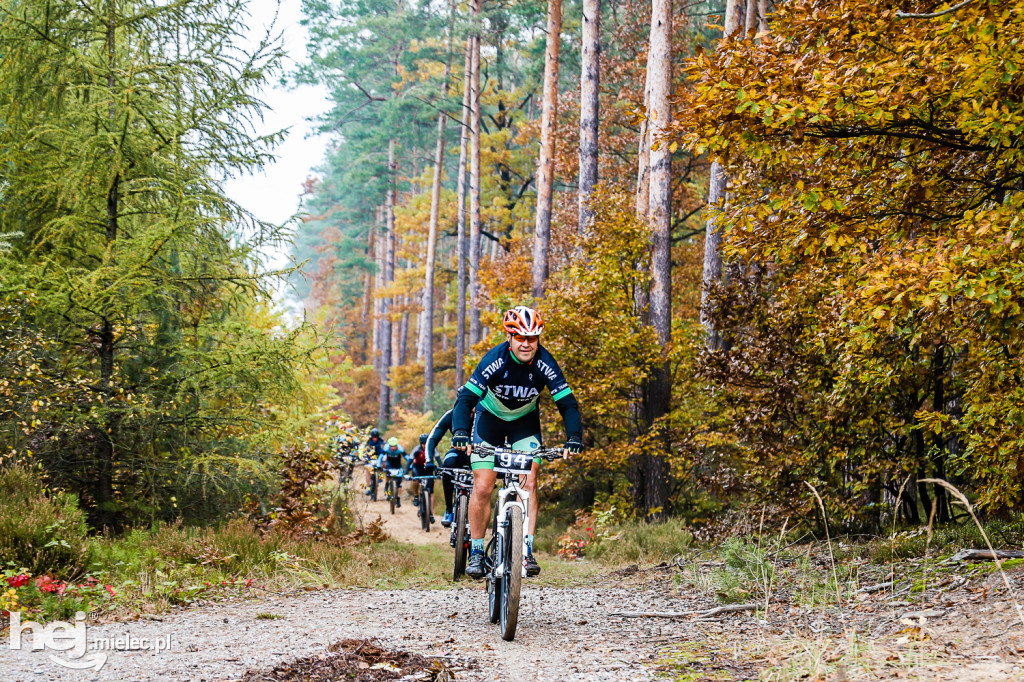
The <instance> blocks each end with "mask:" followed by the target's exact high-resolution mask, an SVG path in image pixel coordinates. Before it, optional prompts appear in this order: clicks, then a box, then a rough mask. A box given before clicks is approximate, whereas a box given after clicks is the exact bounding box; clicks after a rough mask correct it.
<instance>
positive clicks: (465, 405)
mask: <svg viewBox="0 0 1024 682" xmlns="http://www.w3.org/2000/svg"><path fill="white" fill-rule="evenodd" d="M545 388H547V389H548V391H550V392H551V397H552V399H553V400H554V401H555V405H556V406H557V407H558V411H559V412H561V413H562V419H563V420H564V421H565V432H566V436H568V437H569V438H574V437H575V439H576V440H579V439H581V438H582V437H583V427H582V424H581V420H580V410H579V404H578V403H577V402H576V396H574V395H573V393H572V388H570V387H569V382H568V381H566V379H565V376H564V375H563V374H562V370H561V368H560V367H559V366H558V363H557V362H555V359H554V358H553V357H552V356H551V353H549V352H548V351H547V350H546V349H545V348H544V347H543V346H539V347H538V348H537V353H536V354H535V355H534V356H533V360H531V361H530V362H520V360H519V359H518V358H517V357H516V356H515V355H514V354H513V353H512V349H511V348H509V344H508V342H505V343H503V344H501V345H499V346H496V347H494V348H492V349H491V350H490V351H488V353H487V354H486V355H485V356H484V357H483V359H482V360H480V364H478V365H477V367H476V369H475V370H474V371H473V375H472V376H471V377H470V378H469V381H467V382H466V385H465V386H463V387H462V389H461V390H460V391H459V396H458V399H457V400H456V402H455V412H454V415H453V418H452V422H453V423H452V433H459V432H461V433H463V434H468V433H469V429H470V427H471V425H472V416H473V414H472V413H473V408H474V407H475V408H476V409H477V411H486V412H488V413H489V414H491V415H494V416H495V417H497V418H498V419H501V420H503V421H506V422H513V421H517V420H519V419H520V418H522V417H525V416H526V415H528V414H530V413H532V412H533V411H534V410H536V409H537V399H538V398H539V397H540V392H541V391H543V390H544V389H545Z"/></svg>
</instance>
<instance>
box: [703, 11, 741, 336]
mask: <svg viewBox="0 0 1024 682" xmlns="http://www.w3.org/2000/svg"><path fill="white" fill-rule="evenodd" d="M739 1H740V0H728V1H727V2H726V5H725V25H724V27H723V29H722V40H723V41H725V40H729V39H730V36H733V35H735V34H736V33H737V32H738V31H739V30H740V11H739ZM728 182H729V179H728V178H727V177H726V174H725V168H724V167H723V166H722V163H721V161H720V160H719V159H714V160H713V161H712V162H711V174H710V178H709V180H708V210H709V215H708V219H707V223H706V226H705V236H704V272H703V274H702V276H701V280H702V281H701V292H700V321H701V325H703V327H704V334H705V337H706V340H707V346H708V348H709V349H711V350H720V349H721V348H722V345H723V339H722V335H721V332H720V331H719V330H718V329H717V328H716V327H715V322H714V316H713V314H712V312H713V311H711V310H710V308H709V302H708V298H709V296H710V294H711V290H712V289H714V287H716V286H717V285H718V283H719V282H721V281H722V227H723V225H722V224H721V222H720V220H721V215H720V212H719V211H718V210H717V209H716V206H717V204H719V202H721V204H722V210H724V209H725V206H726V203H727V201H728V196H727V193H726V188H727V186H728Z"/></svg>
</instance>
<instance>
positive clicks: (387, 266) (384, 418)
mask: <svg viewBox="0 0 1024 682" xmlns="http://www.w3.org/2000/svg"><path fill="white" fill-rule="evenodd" d="M394 168H395V141H394V140H393V139H392V140H389V141H388V190H387V200H386V202H385V207H384V219H385V221H386V223H387V227H386V230H387V232H386V235H387V246H386V248H385V251H384V282H383V283H384V286H388V285H390V284H391V282H393V281H394V280H395V179H394ZM380 307H381V320H382V324H381V339H380V347H381V353H380V402H379V403H378V410H377V422H378V426H379V427H380V428H382V429H383V428H384V426H385V425H386V424H387V423H388V422H389V421H390V420H391V388H390V386H388V380H389V379H390V373H391V357H392V352H393V348H392V346H393V337H394V334H392V324H391V299H390V298H389V297H384V298H382V299H381V306H380Z"/></svg>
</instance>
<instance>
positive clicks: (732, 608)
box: [608, 604, 757, 618]
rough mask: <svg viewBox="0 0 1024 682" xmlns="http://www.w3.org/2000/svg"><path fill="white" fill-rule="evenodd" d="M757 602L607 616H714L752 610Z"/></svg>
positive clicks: (619, 613)
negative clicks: (704, 609)
mask: <svg viewBox="0 0 1024 682" xmlns="http://www.w3.org/2000/svg"><path fill="white" fill-rule="evenodd" d="M756 609H757V604H731V605H729V606H716V607H715V608H713V609H708V610H707V611H667V612H666V611H616V612H615V613H609V614H608V615H609V616H618V617H619V618H686V617H687V616H700V617H701V618H706V617H708V616H716V615H718V614H719V613H737V612H739V611H754V610H756Z"/></svg>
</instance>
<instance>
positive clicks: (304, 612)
mask: <svg viewBox="0 0 1024 682" xmlns="http://www.w3.org/2000/svg"><path fill="white" fill-rule="evenodd" d="M405 511H407V510H405V508H404V506H403V509H402V512H405ZM402 512H400V513H402ZM409 516H410V517H413V515H412V514H409ZM385 527H386V526H385ZM744 548H745V549H744ZM756 550H757V548H756V547H755V546H753V545H750V544H743V545H741V544H739V543H736V542H733V543H732V544H731V545H729V544H728V543H727V545H725V546H723V547H720V548H718V549H717V550H705V551H703V552H694V553H693V554H691V555H689V556H688V557H685V556H681V557H674V558H673V559H672V560H671V561H665V562H661V563H660V564H659V565H654V566H651V565H649V564H647V563H644V564H642V565H640V566H638V565H636V564H632V565H627V566H624V567H620V568H609V567H608V566H605V565H602V564H600V563H598V562H593V561H577V562H571V561H564V560H561V559H558V558H555V557H550V556H545V557H542V564H543V566H544V569H545V570H544V573H543V574H542V575H541V576H540V577H539V578H537V579H534V580H531V581H529V582H527V583H526V585H525V586H524V590H523V599H522V610H521V614H522V615H521V617H520V625H519V630H518V633H517V637H516V639H515V641H514V642H504V641H502V640H501V638H500V636H499V634H498V630H497V628H496V626H492V625H490V624H488V622H487V615H486V593H485V592H484V590H483V585H482V584H481V583H474V582H467V581H460V582H459V583H456V584H454V585H453V584H451V583H450V582H448V581H447V577H446V576H447V570H448V567H449V565H450V564H448V553H447V551H443V550H442V549H439V551H438V552H437V553H436V554H434V553H431V554H424V555H423V557H424V559H423V560H424V561H425V562H428V563H429V565H426V566H424V567H423V568H424V575H423V579H422V580H420V581H417V583H416V585H415V586H414V587H412V588H410V589H314V588H312V587H307V588H306V589H302V590H295V591H290V592H281V593H269V594H264V595H262V596H257V597H244V596H239V597H237V598H231V599H227V600H225V601H221V602H218V603H207V604H206V605H204V606H201V607H198V608H197V607H192V608H177V607H175V608H172V609H171V610H170V611H168V612H167V613H164V614H161V615H148V616H146V615H143V616H141V617H139V616H136V617H134V618H131V619H127V620H125V619H121V620H118V621H110V622H105V623H99V624H96V625H90V627H89V637H90V639H95V638H97V637H115V636H117V635H130V636H131V637H135V638H137V639H138V638H143V637H148V638H150V639H151V640H152V638H155V637H159V636H161V635H163V636H170V637H171V639H172V643H173V645H172V646H171V648H170V649H169V650H167V651H161V652H155V651H147V650H143V649H136V650H131V651H111V652H109V656H108V660H107V662H106V664H105V666H104V667H103V668H102V669H101V670H100V671H99V672H95V671H85V672H74V671H69V670H66V669H64V668H61V667H59V666H58V665H56V664H54V663H52V662H51V661H49V660H47V656H46V655H45V653H46V652H33V651H30V650H27V648H26V650H22V651H13V650H11V649H10V648H9V646H6V645H5V644H0V670H4V671H5V672H4V676H3V677H4V679H7V680H26V681H27V680H58V679H60V680H65V679H82V680H115V679H116V680H124V679H131V680H236V679H245V680H250V681H252V680H300V679H312V680H318V679H323V680H329V679H360V680H382V679H408V680H414V679H415V680H431V679H438V680H445V679H456V680H492V679H497V678H501V679H510V680H616V681H618V680H651V679H671V680H686V681H692V680H832V681H836V682H838V681H841V680H878V679H883V680H889V679H919V680H936V679H941V680H1017V679H1024V665H1022V661H1021V657H1022V654H1024V627H1022V625H1021V620H1020V616H1018V613H1017V606H1016V605H1017V597H1016V595H1018V594H1020V592H1021V589H1022V588H1024V566H1017V565H1014V564H1017V563H1019V562H1008V564H1007V565H1006V567H1005V577H1004V575H1003V574H1001V573H1000V572H999V571H997V570H994V569H995V566H994V564H993V563H992V562H979V563H973V564H972V563H966V562H960V561H951V560H950V559H949V558H948V557H947V558H942V557H932V558H930V559H921V558H917V559H914V558H909V559H899V560H897V561H895V562H893V563H888V564H884V563H878V562H875V561H872V560H871V558H870V557H867V556H855V555H856V554H857V552H851V551H850V550H849V548H846V549H844V548H843V547H842V546H839V547H836V548H835V553H832V552H829V551H828V549H827V548H826V547H825V546H823V545H819V544H816V545H807V546H797V547H791V548H789V550H788V551H787V552H786V553H779V554H776V555H765V554H763V553H761V554H759V553H758V552H757V551H756ZM743 551H746V552H747V554H746V555H743V553H742V552H743ZM862 554H863V553H862ZM744 556H745V563H744V561H743V560H744ZM766 556H767V557H768V561H769V562H770V568H769V567H768V566H767V565H766V564H765V563H763V562H762V563H760V564H759V563H758V557H766ZM833 556H838V558H837V559H836V563H835V564H833V563H832V558H831V557H833ZM737 557H739V559H740V560H739V561H738V560H737ZM751 557H754V558H753V559H752V558H751ZM759 567H760V568H759ZM758 570H760V571H761V572H762V575H765V576H768V579H767V581H765V582H762V583H759V582H758V580H757V579H756V578H757V571H758ZM737 571H738V572H737ZM744 571H746V572H747V573H746V575H747V577H748V578H750V577H753V578H754V579H743V572H744ZM890 582H891V583H892V584H891V585H886V583H890ZM759 585H762V586H763V587H764V589H763V590H762V589H761V588H759ZM837 585H838V586H839V587H838V590H837V587H836V586H837ZM880 585H884V587H880ZM766 594H770V598H767V600H766V596H765V595H766ZM766 601H767V609H765V608H764V604H765V602H766ZM730 603H732V604H733V605H736V604H738V603H746V604H755V605H756V606H757V608H756V609H755V610H740V611H736V612H721V611H719V612H717V613H716V612H711V613H709V612H710V611H712V610H713V609H716V608H717V607H720V606H722V605H728V604H730ZM641 614H642V615H641ZM671 614H676V615H671ZM448 675H451V676H452V677H447V676H448Z"/></svg>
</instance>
